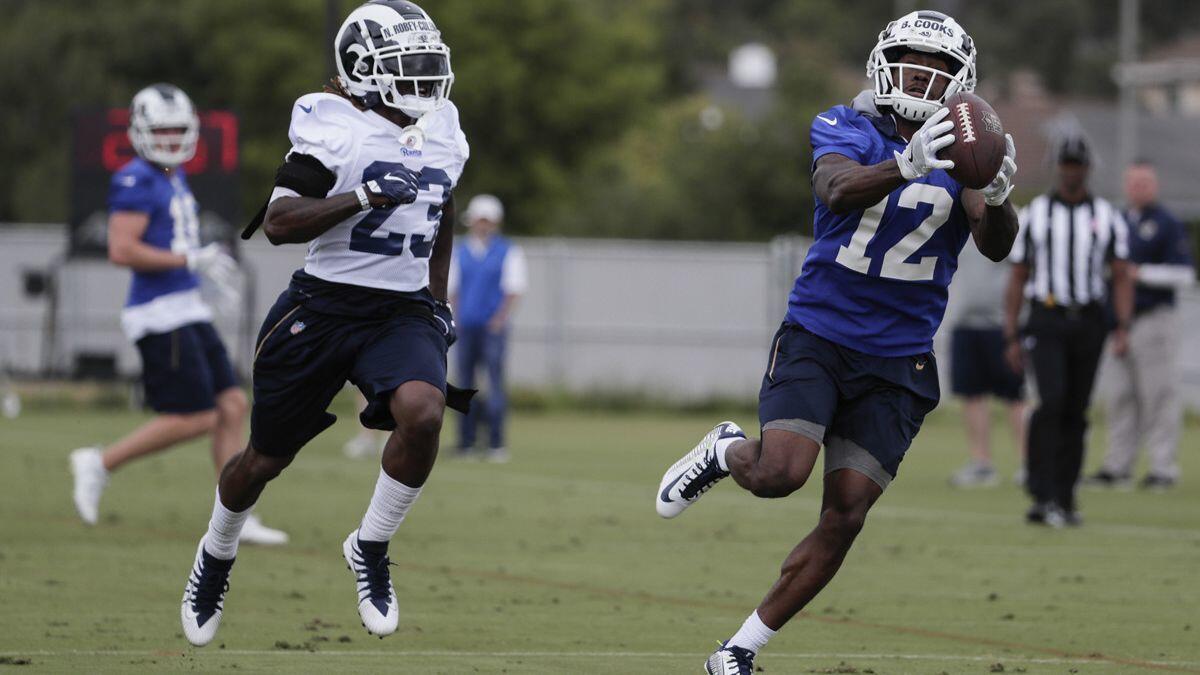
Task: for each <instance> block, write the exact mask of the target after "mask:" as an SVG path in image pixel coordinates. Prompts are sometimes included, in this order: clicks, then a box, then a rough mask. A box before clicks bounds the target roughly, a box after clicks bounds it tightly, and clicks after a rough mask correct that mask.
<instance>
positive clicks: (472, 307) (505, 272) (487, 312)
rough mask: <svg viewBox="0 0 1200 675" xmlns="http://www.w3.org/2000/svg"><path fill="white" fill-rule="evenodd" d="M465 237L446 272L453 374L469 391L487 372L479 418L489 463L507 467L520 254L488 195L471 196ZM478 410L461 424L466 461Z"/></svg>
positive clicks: (524, 282) (521, 282)
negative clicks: (509, 358)
mask: <svg viewBox="0 0 1200 675" xmlns="http://www.w3.org/2000/svg"><path fill="white" fill-rule="evenodd" d="M464 216H465V219H466V223H467V229H468V236H467V238H466V241H465V242H464V244H463V245H461V246H455V247H454V261H453V264H452V265H451V266H450V280H449V285H450V295H451V302H452V303H453V305H454V310H455V314H454V318H455V323H456V324H457V327H458V372H459V375H458V376H459V379H460V380H462V386H464V387H467V388H473V387H474V386H475V371H476V370H477V369H479V368H480V367H481V366H482V367H483V369H484V370H485V371H486V372H487V378H488V393H487V398H486V400H485V401H484V405H483V406H482V408H483V412H482V414H483V416H484V421H485V422H486V424H487V426H488V451H487V455H486V458H487V459H488V461H491V462H507V461H508V459H509V456H508V450H507V449H506V448H505V445H504V417H505V414H506V412H507V407H508V400H507V397H506V395H505V391H504V353H505V350H506V347H507V345H508V324H509V319H510V318H511V316H512V311H513V308H514V307H515V306H516V303H517V298H519V297H520V296H521V294H523V293H524V292H525V288H526V287H527V286H528V272H527V270H526V266H525V254H524V253H523V252H522V251H521V247H519V246H517V245H516V244H514V243H513V242H512V241H511V240H509V239H508V238H507V237H503V236H501V235H500V234H499V231H500V224H501V223H502V222H503V221H504V205H503V204H501V203H500V200H499V199H497V198H496V197H494V196H492V195H487V194H481V195H476V196H475V197H473V198H472V199H471V201H470V203H469V204H468V205H467V210H466V213H465V214H464ZM480 407H481V406H472V408H471V412H470V414H468V415H465V416H464V417H463V419H462V426H461V427H460V435H459V456H460V457H467V456H469V455H470V454H471V452H472V450H473V449H474V447H475V430H476V427H477V426H478V424H479V416H480Z"/></svg>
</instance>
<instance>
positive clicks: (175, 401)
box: [137, 322, 238, 414]
mask: <svg viewBox="0 0 1200 675" xmlns="http://www.w3.org/2000/svg"><path fill="white" fill-rule="evenodd" d="M137 348H138V352H140V353H141V355H142V386H143V387H144V388H145V390H146V405H148V406H149V407H150V408H151V409H152V410H154V411H155V412H160V413H178V414H183V413H194V412H200V411H203V410H212V409H213V408H215V407H216V406H217V402H216V396H217V394H219V393H221V392H223V391H225V390H226V389H229V388H230V387H236V386H237V384H238V382H237V377H236V376H234V374H233V366H231V365H230V364H229V355H228V354H226V353H225V345H223V344H221V337H220V336H219V335H217V331H216V329H215V328H213V326H212V324H211V323H208V322H201V323H190V324H188V325H186V326H180V327H179V328H176V329H175V330H173V331H171V332H170V333H155V334H151V335H146V336H143V337H142V339H140V340H138V341H137Z"/></svg>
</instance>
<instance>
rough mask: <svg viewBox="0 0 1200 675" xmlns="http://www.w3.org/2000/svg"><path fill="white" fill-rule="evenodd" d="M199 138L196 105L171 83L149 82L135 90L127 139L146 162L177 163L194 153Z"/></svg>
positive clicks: (177, 164) (182, 161) (167, 165)
mask: <svg viewBox="0 0 1200 675" xmlns="http://www.w3.org/2000/svg"><path fill="white" fill-rule="evenodd" d="M168 130H172V131H168ZM156 132H157V133H156ZM199 138H200V118H198V117H196V108H195V107H194V106H192V100H191V99H190V98H188V96H187V94H185V93H183V90H182V89H180V88H179V87H176V86H175V85H173V84H152V85H150V86H149V87H146V88H145V89H143V90H141V91H139V92H138V93H137V94H136V95H135V96H134V97H133V102H132V103H130V104H129V142H130V143H132V144H133V149H134V150H136V151H137V153H138V154H139V155H141V156H142V158H143V159H145V160H147V161H150V162H154V163H155V164H159V165H162V166H166V167H175V166H179V165H180V164H183V163H184V162H186V161H188V160H189V159H191V158H192V157H193V156H194V155H195V154H196V141H197V140H199Z"/></svg>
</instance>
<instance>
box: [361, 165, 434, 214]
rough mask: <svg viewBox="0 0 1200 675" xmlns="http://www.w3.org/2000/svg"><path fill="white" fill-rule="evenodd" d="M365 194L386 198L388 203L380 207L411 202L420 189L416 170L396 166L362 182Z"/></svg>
mask: <svg viewBox="0 0 1200 675" xmlns="http://www.w3.org/2000/svg"><path fill="white" fill-rule="evenodd" d="M363 188H365V189H366V191H367V194H369V195H377V196H380V197H383V198H384V199H387V200H388V202H389V203H388V205H387V206H383V207H380V208H385V209H390V208H394V207H396V206H399V205H401V204H411V203H413V202H414V201H416V199H417V192H419V191H420V190H421V185H420V178H419V175H418V174H417V172H415V171H410V170H408V169H406V168H404V167H398V168H396V169H393V170H392V171H389V172H388V173H385V174H383V175H382V176H380V177H378V178H373V179H371V180H369V181H367V182H365V183H363Z"/></svg>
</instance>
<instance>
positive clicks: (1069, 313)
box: [1026, 305, 1107, 511]
mask: <svg viewBox="0 0 1200 675" xmlns="http://www.w3.org/2000/svg"><path fill="white" fill-rule="evenodd" d="M1106 332H1107V328H1106V326H1105V322H1104V315H1103V312H1102V311H1101V309H1100V308H1099V306H1094V305H1089V306H1086V307H1082V308H1078V309H1062V308H1054V309H1051V308H1046V307H1042V306H1040V305H1034V306H1033V308H1032V311H1031V312H1030V314H1029V323H1028V325H1027V326H1026V334H1027V335H1028V336H1029V337H1030V338H1032V340H1031V342H1032V346H1031V347H1030V354H1031V357H1032V360H1033V374H1034V378H1035V379H1036V381H1037V391H1038V406H1037V409H1035V410H1034V411H1033V416H1032V417H1031V418H1030V420H1029V458H1028V460H1027V467H1028V471H1029V475H1028V479H1027V483H1026V487H1027V489H1028V490H1029V494H1030V495H1031V496H1032V497H1033V498H1034V500H1035V501H1038V502H1054V503H1056V504H1058V505H1059V506H1061V507H1062V508H1064V509H1066V510H1068V511H1074V510H1075V484H1076V483H1077V482H1078V481H1079V472H1080V470H1081V469H1082V468H1083V453H1084V438H1085V436H1086V434H1087V426H1088V423H1087V409H1088V403H1089V402H1090V401H1091V398H1092V385H1093V384H1095V381H1096V368H1097V367H1098V366H1099V364H1100V355H1101V353H1102V351H1103V349H1104V338H1105V334H1106Z"/></svg>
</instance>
